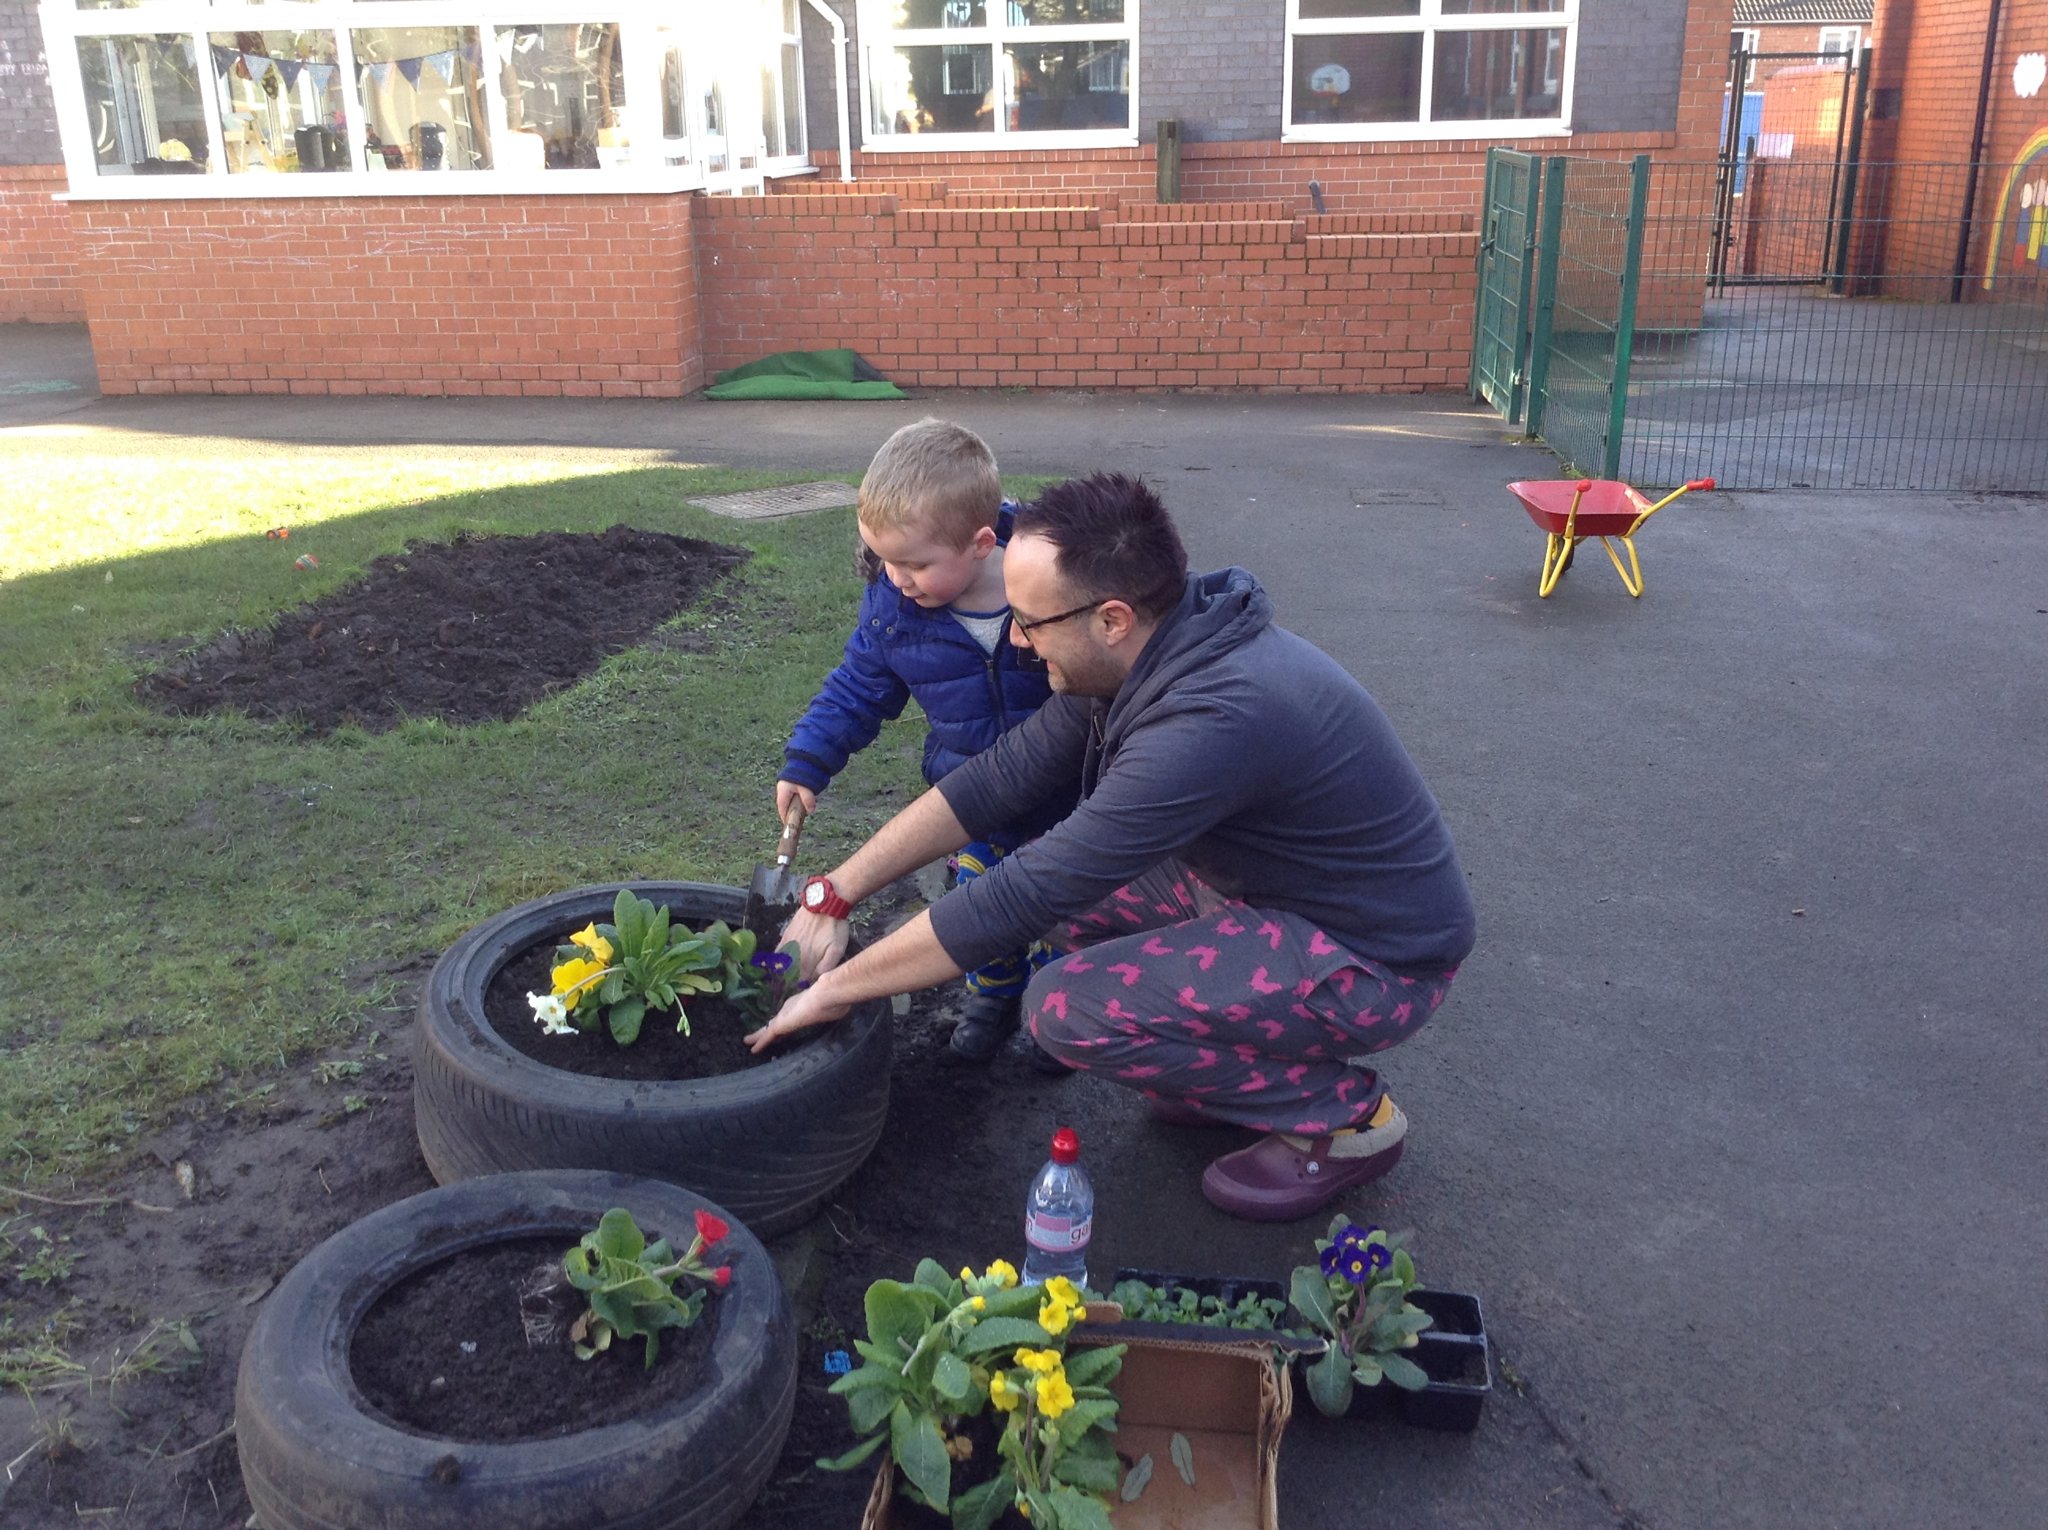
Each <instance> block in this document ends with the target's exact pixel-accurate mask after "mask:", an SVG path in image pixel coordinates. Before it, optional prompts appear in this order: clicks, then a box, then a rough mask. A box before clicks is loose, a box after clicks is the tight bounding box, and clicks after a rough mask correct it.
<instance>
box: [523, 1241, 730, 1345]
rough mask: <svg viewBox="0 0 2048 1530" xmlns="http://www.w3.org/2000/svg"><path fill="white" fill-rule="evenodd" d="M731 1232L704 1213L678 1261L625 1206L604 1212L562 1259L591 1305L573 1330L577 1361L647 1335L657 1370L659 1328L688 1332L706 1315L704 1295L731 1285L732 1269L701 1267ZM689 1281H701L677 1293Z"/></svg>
mask: <svg viewBox="0 0 2048 1530" xmlns="http://www.w3.org/2000/svg"><path fill="white" fill-rule="evenodd" d="M731 1231H732V1229H731V1227H729V1226H728V1225H727V1224H726V1223H725V1222H724V1221H723V1220H721V1219H720V1218H718V1217H715V1216H713V1215H712V1214H711V1213H710V1212H708V1211H701V1210H700V1211H699V1212H698V1213H697V1233H696V1236H695V1237H693V1238H692V1239H691V1240H690V1246H689V1248H688V1249H687V1250H685V1252H684V1253H683V1256H682V1257H681V1258H680V1259H678V1258H677V1257H676V1253H675V1250H674V1249H673V1248H671V1247H670V1246H669V1242H668V1240H667V1239H666V1238H660V1239H656V1240H655V1241H654V1242H653V1243H649V1242H648V1241H647V1237H646V1234H644V1233H642V1232H641V1231H640V1228H639V1225H638V1224H637V1223H635V1222H634V1220H633V1214H632V1213H631V1212H629V1211H627V1210H626V1209H625V1208H624V1207H622V1206H614V1207H613V1208H612V1209H611V1210H610V1211H607V1212H606V1213H605V1214H604V1216H603V1217H601V1218H600V1219H599V1221H598V1224H597V1230H596V1231H595V1232H588V1233H585V1234H584V1235H583V1241H582V1242H580V1243H578V1244H577V1245H576V1247H574V1248H572V1249H570V1250H569V1252H568V1254H567V1255H565V1256H564V1258H563V1260H562V1266H563V1269H564V1271H565V1273H567V1275H568V1277H569V1284H570V1285H572V1286H574V1287H575V1288H576V1289H577V1290H578V1291H581V1292H582V1293H583V1296H584V1299H585V1300H586V1301H587V1302H589V1304H590V1306H589V1308H588V1310H587V1311H585V1312H584V1314H583V1315H582V1316H581V1317H579V1318H577V1319H576V1321H575V1323H574V1324H573V1325H572V1326H571V1327H570V1329H569V1338H570V1340H571V1341H572V1342H573V1343H574V1344H575V1346H576V1358H577V1359H579V1360H591V1359H595V1358H596V1357H597V1356H598V1355H600V1354H602V1353H603V1352H604V1351H606V1350H608V1349H610V1348H611V1346H612V1340H613V1339H615V1338H616V1339H640V1338H644V1339H646V1341H647V1356H646V1363H647V1364H648V1365H650V1366H651V1365H653V1364H654V1357H655V1355H656V1353H657V1352H658V1351H659V1349H660V1346H661V1332H662V1330H663V1329H665V1328H688V1327H689V1326H690V1325H691V1324H692V1323H694V1322H696V1321H697V1318H698V1316H699V1315H700V1314H701V1313H702V1312H703V1310H704V1296H705V1292H706V1291H707V1290H708V1289H711V1288H716V1289H719V1290H723V1289H724V1288H725V1287H726V1286H728V1285H730V1284H731V1283H732V1266H731V1265H729V1264H721V1265H716V1266H714V1265H708V1264H706V1263H705V1262H704V1260H705V1256H706V1254H707V1253H708V1252H709V1250H710V1249H711V1248H712V1246H713V1245H715V1244H717V1243H719V1242H720V1241H722V1240H723V1239H724V1238H725V1236H726V1235H727V1234H728V1233H729V1232H731ZM685 1276H688V1277H690V1278H691V1279H692V1280H694V1281H696V1282H697V1284H695V1285H693V1286H691V1287H690V1288H689V1289H688V1290H687V1291H686V1292H678V1291H677V1290H676V1285H677V1283H678V1282H679V1281H681V1280H682V1279H683V1278H684V1277H685Z"/></svg>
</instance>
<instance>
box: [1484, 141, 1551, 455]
mask: <svg viewBox="0 0 2048 1530" xmlns="http://www.w3.org/2000/svg"><path fill="white" fill-rule="evenodd" d="M1542 180H1543V162H1542V161H1541V160H1539V159H1537V158H1536V157H1535V156H1534V155H1533V154H1519V153H1517V152H1515V151H1514V150H1513V149H1488V150H1487V151H1486V200H1485V209H1486V214H1485V217H1486V221H1485V224H1484V232H1483V234H1482V237H1481V238H1480V241H1479V302H1478V311H1477V313H1476V314H1475V315H1474V319H1473V325H1472V384H1471V393H1472V397H1473V398H1475V399H1484V400H1485V401H1486V402H1487V403H1489V404H1491V405H1493V407H1494V408H1496V409H1498V410H1499V411H1500V412H1501V415H1502V417H1503V418H1505V419H1506V420H1507V421H1508V423H1509V424H1514V423H1515V422H1517V421H1519V420H1520V419H1521V418H1522V401H1523V399H1524V397H1525V396H1526V387H1525V384H1526V383H1527V381H1528V362H1529V284H1530V279H1531V275H1532V268H1533V267H1534V265H1535V261H1534V259H1533V258H1532V257H1533V254H1534V251H1535V248H1536V208H1537V198H1538V196H1539V195H1540V188H1541V184H1542Z"/></svg>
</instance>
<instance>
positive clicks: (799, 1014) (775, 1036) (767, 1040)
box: [745, 925, 853, 1053]
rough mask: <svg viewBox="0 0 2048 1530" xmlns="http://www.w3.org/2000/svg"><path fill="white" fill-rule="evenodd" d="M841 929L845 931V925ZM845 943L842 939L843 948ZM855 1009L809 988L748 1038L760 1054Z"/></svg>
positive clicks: (748, 1043) (752, 1047)
mask: <svg viewBox="0 0 2048 1530" xmlns="http://www.w3.org/2000/svg"><path fill="white" fill-rule="evenodd" d="M841 928H842V930H843V929H844V926H843V925H842V926H841ZM843 945H844V942H843V940H842V947H843ZM852 1008H853V1006H852V1005H851V1004H839V1003H835V1002H834V1001H833V1000H831V999H827V998H823V997H821V996H820V994H819V990H817V989H815V988H806V989H804V990H803V991H802V992H801V993H798V994H795V995H793V996H792V997H791V998H790V1000H789V1002H788V1003H786V1004H784V1005H783V1006H782V1008H780V1009H779V1010H777V1011H776V1012H775V1018H774V1019H773V1020H770V1021H769V1022H768V1023H767V1024H766V1025H764V1026H762V1027H761V1028H760V1029H759V1030H758V1031H749V1032H748V1033H747V1035H746V1038H745V1039H746V1043H747V1045H748V1047H750V1048H751V1049H752V1050H753V1051H755V1052H757V1053H759V1052H765V1051H766V1050H767V1049H768V1048H769V1047H771V1046H773V1045H774V1044H775V1043H776V1042H778V1041H781V1040H783V1039H784V1038H786V1037H789V1036H793V1035H795V1034H796V1033H797V1032H798V1031H801V1030H807V1029H809V1028H810V1027H811V1026H814V1025H830V1024H831V1023H832V1022H833V1021H835V1020H841V1019H844V1018H845V1016H846V1012H847V1011H848V1010H850V1009H852Z"/></svg>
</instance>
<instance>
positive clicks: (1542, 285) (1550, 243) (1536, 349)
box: [1529, 155, 1565, 436]
mask: <svg viewBox="0 0 2048 1530" xmlns="http://www.w3.org/2000/svg"><path fill="white" fill-rule="evenodd" d="M1564 166H1565V160H1564V156H1563V155H1554V156H1552V158H1551V160H1550V164H1549V168H1548V169H1547V170H1546V171H1545V172H1544V176H1543V220H1542V222H1541V223H1539V224H1538V225H1537V227H1536V314H1535V323H1534V325H1533V326H1532V328H1531V334H1530V339H1529V434H1530V435H1532V436H1533V435H1537V434H1539V433H1541V431H1542V429H1543V405H1544V403H1545V402H1546V400H1547V399H1548V397H1549V388H1550V329H1551V321H1552V318H1553V316H1554V315H1555V313H1556V311H1557V247H1558V242H1559V233H1560V230H1562V228H1563V227H1564Z"/></svg>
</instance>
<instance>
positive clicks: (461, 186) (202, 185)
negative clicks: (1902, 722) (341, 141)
mask: <svg viewBox="0 0 2048 1530" xmlns="http://www.w3.org/2000/svg"><path fill="white" fill-rule="evenodd" d="M758 3H759V0H757V4H758ZM767 7H773V17H774V27H773V31H772V33H770V32H768V31H767V29H766V28H765V27H763V26H762V25H760V24H758V23H759V22H760V21H761V20H762V19H763V18H766V17H768V16H769V14H770V12H769V10H768V9H767ZM39 9H40V15H41V19H42V25H43V37H44V53H45V56H46V57H47V59H48V60H49V82H50V92H51V95H52V96H53V98H54V99H55V104H56V109H57V124H58V135H59V140H60V142H61V144H62V146H63V153H64V163H65V167H66V170H67V173H68V178H69V182H70V187H69V190H68V192H66V193H63V196H64V197H65V198H66V199H69V200H78V201H97V200H109V201H117V200H143V201H148V200H163V201H177V200H186V199H190V198H194V197H204V198H216V199H217V198H231V199H247V198H255V199H268V200H285V199H290V198H297V197H349V196H382V197H390V196H477V195H486V196H488V195H504V196H532V195H537V194H543V193H544V194H547V195H561V194H565V193H566V194H570V195H576V194H589V195H610V194H614V193H617V192H621V191H674V192H682V191H691V190H696V189H699V188H708V189H714V190H716V189H732V188H731V186H730V185H728V186H724V187H721V186H720V185H719V184H718V183H719V182H720V181H721V179H723V180H727V181H730V180H732V179H733V177H723V178H722V177H717V176H711V175H707V173H706V171H705V160H706V154H707V150H708V147H709V144H708V135H707V134H706V131H705V123H704V112H703V104H702V103H703V98H704V92H705V90H706V88H707V86H708V85H710V84H711V83H712V82H713V72H714V71H715V72H716V74H717V76H718V81H717V83H720V84H722V85H723V88H724V93H725V94H724V99H725V101H726V102H727V103H728V107H729V110H728V113H727V115H728V118H729V119H730V118H731V117H732V116H733V115H734V114H733V112H732V110H730V105H731V103H732V102H733V100H734V97H735V94H740V95H741V98H742V99H744V100H747V101H748V102H750V103H752V101H753V96H754V95H755V94H756V93H758V91H759V88H760V79H761V69H762V65H763V62H764V59H772V68H773V69H774V71H775V74H776V78H778V79H779V78H780V72H781V56H780V53H779V52H777V53H774V54H772V55H766V54H756V53H753V52H750V51H749V45H750V44H754V45H759V44H761V43H762V42H763V41H764V39H765V38H766V37H768V36H772V37H773V38H774V39H775V40H776V43H777V46H778V47H779V45H780V43H781V42H782V41H783V40H784V39H785V36H786V34H784V33H783V31H782V25H781V17H782V15H783V14H784V13H783V11H782V7H781V5H780V0H765V6H762V7H761V8H758V9H757V8H756V7H755V6H753V5H750V6H748V7H746V8H745V9H742V8H740V7H736V6H735V7H731V8H730V9H728V8H727V7H726V6H715V7H709V8H706V9H705V10H703V11H695V9H694V8H693V14H691V15H690V16H689V17H688V18H687V19H683V18H679V17H678V16H677V13H676V8H675V7H674V5H673V4H665V3H660V0H303V3H300V0H284V3H271V4H267V5H266V4H243V3H221V4H212V5H209V4H207V3H206V0H140V3H138V4H135V5H132V6H129V7H127V8H124V9H111V10H79V9H77V8H76V5H75V0H42V3H41V5H40V8H39ZM719 16H730V17H733V18H734V20H735V21H736V22H737V23H738V24H737V25H735V24H733V23H732V22H728V23H727V24H726V26H725V27H724V28H722V29H721V28H718V22H717V20H716V19H713V18H715V17H719ZM707 20H709V21H710V23H711V28H712V29H717V30H723V31H725V32H728V33H729V34H730V35H729V37H727V38H725V39H722V40H721V39H719V38H715V37H714V36H712V35H711V33H710V30H707V28H706V26H705V23H706V22H707ZM606 21H617V22H618V23H619V24H620V31H619V46H620V49H621V51H622V52H623V53H624V55H625V68H626V71H627V73H626V82H627V83H626V105H625V108H624V110H623V113H622V116H623V121H624V125H625V126H626V128H627V132H628V135H629V138H630V142H631V144H632V145H633V147H634V150H635V152H634V154H633V158H632V160H631V162H630V163H628V164H624V165H613V166H610V167H608V168H598V169H583V170H566V169H557V170H513V169H505V168H501V167H497V166H494V167H493V168H491V169H489V170H465V171H460V172H441V171H417V170H409V171H386V172H383V173H378V172H374V171H368V170H366V169H365V168H363V167H364V158H365V156H364V143H365V128H366V126H367V123H368V115H367V113H366V111H365V109H364V104H363V100H362V93H361V90H360V88H359V83H358V82H359V79H360V74H361V70H360V68H359V67H358V66H357V64H356V61H355V54H354V49H353V47H352V40H351V37H350V33H351V32H352V31H358V30H365V29H370V28H387V27H388V28H418V27H443V26H445V27H463V28H468V29H471V30H473V31H474V32H475V33H476V35H477V40H478V44H479V46H480V47H481V49H482V50H483V55H484V59H485V67H484V69H483V71H482V81H481V83H482V87H483V94H484V102H485V110H486V113H487V120H488V121H489V122H490V124H491V128H492V132H493V142H494V143H500V142H502V141H503V140H502V137H500V136H498V135H500V134H502V132H503V129H504V122H505V104H504V96H503V94H502V92H501V90H500V88H499V84H498V79H497V71H496V69H495V68H494V67H491V60H492V59H493V57H494V54H493V51H492V49H493V37H494V33H495V29H497V28H499V27H507V26H516V25H521V24H531V23H549V24H558V25H559V24H568V23H572V22H586V23H590V22H606ZM750 23H753V24H750ZM658 29H659V30H665V31H666V32H667V33H668V34H669V36H670V37H671V38H674V37H676V36H680V37H681V38H682V40H683V42H684V50H683V67H684V73H685V78H684V89H683V99H684V102H685V105H686V119H687V134H688V140H687V144H686V146H685V147H686V154H687V159H686V162H685V163H682V164H675V165H671V164H667V163H665V161H666V159H667V157H668V155H669V154H670V153H673V152H674V150H675V147H676V145H677V143H678V142H679V140H674V139H669V140H664V138H663V136H662V115H661V63H662V54H663V52H664V50H665V45H664V42H663V40H662V39H660V37H659V31H658ZM280 30H291V31H301V32H329V33H332V34H333V36H334V44H335V58H336V62H337V64H338V65H339V67H340V77H339V88H340V91H341V94H342V99H343V107H344V113H345V115H346V117H347V121H348V135H349V152H350V156H351V157H350V165H351V166H352V167H353V168H351V169H350V170H348V171H346V172H330V173H326V174H285V175H251V174H241V175H236V174H230V173H228V172H227V171H226V170H224V169H219V168H215V167H220V166H224V165H225V163H226V157H225V152H224V146H223V143H222V140H221V124H220V120H219V113H218V112H217V111H215V110H212V109H211V106H210V97H207V96H206V92H205V89H204V87H202V96H203V97H204V98H205V99H203V101H202V105H203V106H204V107H205V116H206V121H207V163H208V167H209V168H208V172H207V173H206V174H204V175H171V176H130V175H102V174H101V173H100V168H99V166H98V164H97V163H96V161H95V158H94V155H93V149H92V141H91V135H90V133H89V131H88V127H87V108H86V100H85V85H84V79H83V76H82V74H81V72H80V69H79V63H78V43H79V41H80V40H81V39H87V38H93V37H125V36H133V35H137V34H143V35H147V34H157V35H177V36H180V37H190V38H193V39H194V40H195V41H196V43H197V45H198V48H199V58H200V67H201V71H202V77H203V78H205V79H207V80H211V78H212V76H211V73H210V70H211V68H212V53H211V49H210V46H209V38H208V34H209V33H221V32H262V31H271V32H275V31H280ZM693 39H694V41H693ZM796 41H797V45H798V47H799V49H801V46H802V42H801V34H800V32H799V34H798V36H797V38H796ZM734 60H741V61H743V62H741V63H735V62H734ZM802 73H803V60H802V54H801V51H799V54H798V75H799V78H801V77H802ZM736 86H737V87H738V91H736V90H735V87H736ZM759 119H760V109H759V106H758V104H750V105H749V107H748V109H747V113H746V114H743V116H742V119H741V120H751V121H752V122H753V123H754V131H755V132H756V133H758V130H759ZM799 120H800V121H801V114H800V116H799ZM642 145H645V148H644V149H643V148H641V146H642ZM811 169H812V167H811V164H810V160H809V155H808V152H807V150H806V152H803V153H799V154H791V155H785V156H781V157H779V158H777V159H775V160H772V161H766V162H762V161H761V159H760V158H759V156H758V155H757V156H756V158H755V162H754V165H753V167H752V168H751V169H750V170H749V172H748V173H749V174H750V175H751V176H752V177H753V178H755V179H756V180H757V181H758V180H759V179H760V178H761V177H762V176H763V175H764V174H792V173H809V172H810V171H811Z"/></svg>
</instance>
